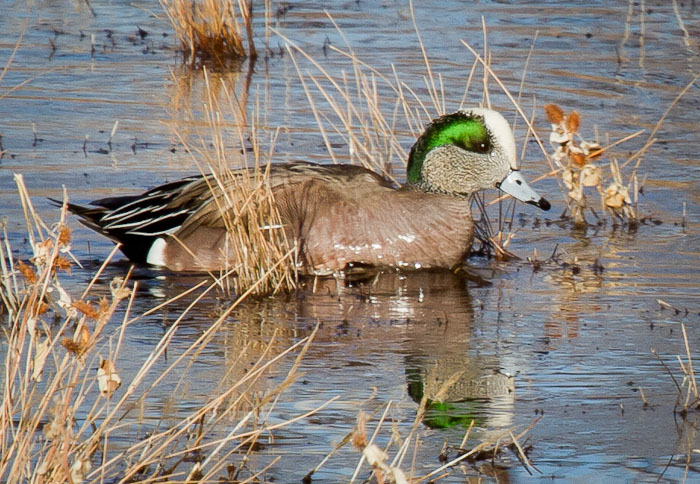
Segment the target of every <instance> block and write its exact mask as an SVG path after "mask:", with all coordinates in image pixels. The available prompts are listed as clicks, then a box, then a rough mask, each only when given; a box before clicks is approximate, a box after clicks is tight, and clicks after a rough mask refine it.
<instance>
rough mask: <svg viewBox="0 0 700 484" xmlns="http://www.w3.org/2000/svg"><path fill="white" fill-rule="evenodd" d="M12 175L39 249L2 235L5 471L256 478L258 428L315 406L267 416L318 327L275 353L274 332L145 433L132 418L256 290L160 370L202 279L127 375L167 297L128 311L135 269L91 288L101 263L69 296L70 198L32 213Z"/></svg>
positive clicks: (180, 374) (44, 477)
mask: <svg viewBox="0 0 700 484" xmlns="http://www.w3.org/2000/svg"><path fill="white" fill-rule="evenodd" d="M16 181H17V185H18V188H19V193H20V199H21V201H22V205H23V207H24V211H25V216H26V220H27V227H28V229H27V234H28V240H29V243H30V246H31V248H32V251H33V256H32V257H31V258H30V259H29V260H17V259H15V257H14V254H13V251H12V247H11V245H10V242H9V239H8V237H7V234H5V235H4V239H3V241H2V250H1V251H0V270H1V271H2V273H1V274H0V276H1V279H0V294H2V301H3V305H4V308H5V313H4V314H2V316H3V320H4V321H3V323H2V328H3V331H4V333H5V335H4V338H5V339H6V345H7V349H6V351H5V352H4V354H5V361H4V362H3V363H4V365H3V379H2V388H1V391H2V406H1V407H0V480H2V482H7V483H20V482H22V483H24V482H37V483H38V482H57V483H62V482H65V483H73V484H75V483H82V482H154V481H163V480H179V481H183V480H188V481H191V482H194V481H197V482H214V481H217V482H218V479H219V478H220V476H221V475H222V472H224V471H225V472H227V473H228V475H229V477H230V479H231V480H235V481H244V480H246V479H255V476H256V475H257V474H258V473H259V471H255V472H254V471H252V470H250V469H249V467H250V466H249V465H241V464H242V463H245V462H247V456H248V454H249V453H250V452H252V451H253V450H254V449H255V445H254V444H255V442H256V441H257V440H258V439H259V437H260V436H261V435H263V434H265V435H269V434H270V433H271V432H274V431H275V430H276V429H279V428H281V427H284V426H286V425H289V424H291V423H293V422H295V421H297V420H298V419H300V418H304V417H305V416H306V415H310V414H312V413H314V412H315V411H317V410H318V409H316V410H312V411H311V412H307V413H306V414H304V415H299V416H295V417H293V418H289V417H288V418H287V420H284V421H280V422H277V423H275V424H268V423H267V422H266V421H265V418H266V416H269V415H270V413H271V411H272V410H273V409H274V406H275V403H276V401H277V400H276V399H277V398H278V396H279V395H280V394H281V393H282V392H283V391H284V390H285V389H287V388H288V387H289V386H290V385H291V384H292V383H293V382H294V381H295V379H296V377H297V375H298V368H299V363H300V360H301V358H302V357H303V355H304V354H305V353H306V351H307V349H308V347H309V344H310V343H311V341H312V340H313V337H314V334H315V332H313V333H312V334H311V335H310V336H308V337H306V338H302V339H300V340H299V341H298V342H297V343H295V344H294V345H292V346H290V347H289V348H287V349H285V350H283V351H280V352H277V351H274V352H273V351H272V348H273V345H274V342H275V338H274V337H273V338H272V339H271V341H270V342H269V344H268V346H267V347H266V348H265V349H264V350H263V351H262V352H261V353H260V356H259V357H258V358H257V359H256V360H255V361H253V362H240V364H244V365H245V371H241V372H240V375H241V376H240V378H237V379H236V380H235V381H228V382H227V383H224V384H223V385H222V387H221V389H220V392H219V393H218V394H216V395H213V396H212V397H211V398H210V399H208V400H207V401H206V402H205V403H203V404H202V405H201V406H200V407H198V408H194V409H192V410H189V411H187V412H185V414H184V415H182V416H179V417H176V418H173V417H172V415H169V416H168V417H166V416H163V417H161V418H162V420H161V421H160V422H157V423H156V424H155V425H153V426H149V425H146V427H148V428H147V429H146V433H144V429H142V428H141V424H139V425H138V428H137V427H135V426H136V424H135V423H127V422H136V421H138V420H139V418H138V414H139V413H140V412H142V411H143V409H144V406H147V405H148V400H149V397H150V396H151V395H159V396H162V395H163V394H167V392H168V390H167V389H166V387H168V384H167V382H166V381H167V378H169V377H170V378H180V380H181V381H182V379H183V378H185V377H186V376H185V375H186V374H187V370H188V369H189V367H190V365H191V364H192V362H193V361H194V360H195V359H196V358H197V356H198V355H199V354H200V353H201V351H202V350H203V349H204V348H205V347H206V346H207V345H208V344H209V343H210V342H211V341H212V340H213V339H214V338H215V336H216V335H217V332H218V330H219V329H220V327H221V325H222V323H223V322H224V321H225V320H226V319H227V318H228V317H229V316H230V315H231V313H232V312H233V311H234V309H235V308H236V307H238V305H239V304H240V303H241V302H242V301H243V300H244V298H245V296H247V295H248V294H249V292H248V293H245V294H244V295H242V296H241V297H239V298H238V299H236V301H235V302H233V303H232V304H231V305H230V306H229V307H228V308H227V309H226V310H225V311H223V313H222V314H221V315H220V316H219V317H218V318H217V319H216V320H215V321H213V322H212V324H211V326H210V327H209V328H208V329H207V330H206V331H205V332H204V333H203V334H202V335H201V336H200V337H199V338H197V339H196V340H195V341H193V342H192V343H191V344H190V345H189V346H188V347H187V348H186V349H184V350H182V351H181V352H180V353H179V354H177V355H176V356H173V355H172V350H171V355H170V358H171V360H170V361H172V363H170V364H169V365H167V367H166V368H165V369H164V370H163V369H161V368H157V365H159V364H161V365H162V362H163V356H164V354H165V352H166V350H167V348H168V346H169V343H170V342H171V341H172V339H173V337H174V335H175V334H176V333H177V331H178V328H179V325H180V323H181V322H182V321H183V320H185V319H186V318H187V317H188V312H189V310H190V309H191V308H192V307H194V306H195V305H196V303H197V302H198V301H199V300H200V299H201V298H203V297H204V296H205V295H207V294H208V293H210V292H211V289H212V288H213V286H209V287H207V288H205V287H204V284H203V283H202V284H199V285H197V286H195V287H194V288H192V289H190V290H189V291H187V293H188V294H189V293H193V292H194V291H201V293H200V294H199V295H198V296H197V297H196V298H195V299H194V301H193V302H192V303H191V304H190V305H189V307H188V308H187V309H185V310H184V311H183V312H182V313H181V314H180V315H179V317H178V318H177V319H176V321H175V322H174V323H173V324H172V325H171V326H169V327H168V328H167V330H166V331H165V333H164V335H163V336H162V338H161V339H160V341H158V343H157V344H156V345H155V347H154V348H153V349H152V350H151V351H150V353H149V354H148V355H145V357H144V360H143V363H142V364H141V366H140V367H139V368H138V369H137V370H136V371H135V373H134V375H133V376H131V377H130V378H129V379H128V381H127V379H126V377H125V376H124V375H121V374H120V372H121V370H120V368H123V366H124V364H123V359H124V358H127V356H125V355H124V345H125V338H126V335H127V333H128V332H129V331H132V326H133V325H134V323H135V322H137V321H139V320H141V319H142V318H143V317H144V316H146V315H148V314H150V313H152V312H154V311H157V310H159V309H160V308H162V307H163V306H166V305H167V304H168V303H169V301H168V302H166V303H164V304H161V305H159V306H158V307H156V308H154V309H153V310H151V311H147V312H146V313H144V314H142V315H136V316H134V317H132V314H131V308H132V305H133V302H134V298H135V297H136V293H137V283H132V282H131V281H130V280H129V277H128V275H127V276H126V277H123V278H121V277H118V278H115V279H114V280H112V281H110V282H109V293H108V294H107V295H105V296H102V297H97V296H95V295H93V294H92V290H93V288H94V286H95V283H96V282H97V281H98V280H99V279H100V278H101V277H102V269H103V268H104V265H103V267H102V268H101V269H100V270H98V272H97V274H96V275H95V277H94V278H93V280H92V281H91V282H90V284H89V285H88V287H87V289H85V290H84V291H83V292H82V294H80V295H79V296H75V295H74V294H72V293H73V292H74V291H73V290H71V289H70V288H66V287H65V286H64V284H63V282H62V278H63V273H64V272H65V271H68V270H70V267H71V265H72V264H71V262H70V231H69V229H68V228H67V227H66V226H65V223H64V222H65V217H66V207H65V205H64V207H63V209H62V211H61V217H60V220H59V222H58V223H57V224H55V225H54V226H52V227H49V226H47V225H46V224H45V223H44V222H43V220H42V219H41V218H40V217H39V216H38V214H37V213H36V212H35V211H34V209H33V207H32V203H31V199H30V197H29V194H28V192H27V190H26V189H25V187H24V183H23V179H22V177H21V176H20V175H17V176H16ZM115 252H116V248H115ZM113 254H114V252H112V254H111V255H113ZM111 255H110V257H108V258H107V260H106V261H105V265H106V264H107V263H108V262H109V260H110V259H111ZM183 295H186V294H182V295H179V296H177V297H176V298H174V299H178V298H181V297H182V296H183ZM118 314H121V315H120V316H118ZM115 319H121V321H115ZM290 357H295V362H294V363H293V364H292V365H291V366H290V368H289V370H288V371H287V373H286V376H284V377H283V378H282V381H281V382H280V383H278V384H277V385H276V386H274V387H273V388H270V385H269V384H268V382H269V381H270V376H271V373H272V372H273V371H274V372H275V373H277V372H278V370H277V368H278V367H279V365H280V363H281V362H283V361H284V360H285V359H288V358H290ZM248 363H250V364H248ZM129 366H131V365H129ZM156 368H157V369H156ZM168 388H169V387H168ZM261 388H265V391H261ZM175 391H176V392H177V389H176V390H175ZM173 398H176V395H175V394H174V395H173ZM327 403H329V402H327ZM327 403H326V404H323V405H321V406H320V407H319V409H320V408H322V407H324V406H325V405H327ZM127 416H129V418H126V417H127ZM137 434H138V435H137ZM139 435H140V436H139ZM274 463H275V462H274V461H273V462H271V463H270V465H272V464H274ZM262 470H264V469H262ZM262 470H261V471H262Z"/></svg>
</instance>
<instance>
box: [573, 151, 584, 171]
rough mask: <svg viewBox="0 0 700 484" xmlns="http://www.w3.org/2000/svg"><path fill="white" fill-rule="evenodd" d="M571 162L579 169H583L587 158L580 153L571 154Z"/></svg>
mask: <svg viewBox="0 0 700 484" xmlns="http://www.w3.org/2000/svg"><path fill="white" fill-rule="evenodd" d="M571 160H572V161H573V162H574V165H576V166H577V167H579V168H583V166H584V165H585V164H586V162H587V161H588V158H586V157H585V156H584V155H583V154H581V153H571Z"/></svg>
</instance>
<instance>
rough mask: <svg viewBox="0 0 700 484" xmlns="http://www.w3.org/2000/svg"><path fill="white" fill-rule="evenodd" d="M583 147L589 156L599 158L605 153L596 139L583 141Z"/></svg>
mask: <svg viewBox="0 0 700 484" xmlns="http://www.w3.org/2000/svg"><path fill="white" fill-rule="evenodd" d="M580 146H581V149H583V152H584V153H585V155H586V156H587V157H589V158H597V157H599V156H600V155H602V154H603V149H602V148H601V147H600V144H599V143H596V142H595V141H581V144H580Z"/></svg>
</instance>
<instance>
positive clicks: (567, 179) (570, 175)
mask: <svg viewBox="0 0 700 484" xmlns="http://www.w3.org/2000/svg"><path fill="white" fill-rule="evenodd" d="M561 179H562V181H563V182H564V185H566V188H568V189H569V190H573V189H574V183H575V182H576V175H575V174H574V172H573V171H571V170H569V169H566V170H564V171H563V172H562V174H561Z"/></svg>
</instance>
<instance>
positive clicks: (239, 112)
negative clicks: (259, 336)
mask: <svg viewBox="0 0 700 484" xmlns="http://www.w3.org/2000/svg"><path fill="white" fill-rule="evenodd" d="M204 79H205V85H206V94H207V103H206V105H205V109H204V111H205V116H206V124H207V131H206V132H204V133H202V132H200V133H199V135H198V136H197V138H198V140H196V141H189V140H188V139H186V138H187V137H186V136H185V135H184V134H183V133H181V132H178V131H176V133H175V135H176V136H177V137H178V139H180V141H181V142H182V143H183V144H184V145H185V147H186V149H187V151H188V152H189V153H191V154H192V157H193V161H194V162H195V164H197V166H198V167H199V169H200V171H201V172H202V173H211V175H212V176H211V178H210V190H211V193H212V198H213V203H215V204H216V213H217V214H219V215H220V216H221V219H222V221H223V223H224V225H225V227H226V229H227V232H228V247H229V250H228V252H227V253H226V254H225V260H224V266H225V267H227V268H228V271H227V273H226V274H225V275H226V276H227V277H221V278H217V279H218V280H220V281H221V282H220V287H221V288H222V289H224V290H225V291H226V292H227V293H228V294H230V293H235V294H241V293H243V292H244V291H247V290H249V289H250V288H253V287H254V289H253V291H252V292H253V293H254V294H271V293H276V292H278V291H286V290H290V289H293V288H295V287H296V281H297V279H298V274H297V248H296V246H295V244H294V241H291V240H288V239H287V237H286V233H285V230H284V227H283V224H282V220H281V218H280V214H279V211H278V209H277V205H276V204H275V199H274V194H273V192H272V187H271V185H270V168H271V161H272V154H273V152H274V144H275V139H276V136H277V133H276V132H275V133H272V134H271V136H270V139H269V140H266V141H265V142H267V143H268V146H267V149H265V148H264V147H263V139H262V130H260V129H259V128H258V126H259V123H260V121H259V119H257V118H256V117H255V116H253V118H252V120H251V121H247V120H248V116H247V115H246V113H245V109H246V108H245V106H241V105H240V104H239V103H238V102H237V99H236V97H235V96H234V95H233V94H232V93H231V92H230V91H229V89H228V88H227V86H226V84H221V85H220V90H219V93H218V94H215V93H214V92H213V90H212V89H211V87H210V82H209V74H208V73H207V71H206V69H205V70H204ZM225 114H229V115H232V116H233V118H234V119H233V122H227V121H226V120H225V118H226V116H225ZM189 116H190V117H191V120H192V121H193V122H192V124H193V125H197V124H198V123H197V122H196V121H195V115H194V114H193V113H192V112H191V111H190V113H189ZM230 140H238V142H237V143H238V146H237V147H236V148H233V147H231V146H230V145H229V141H230ZM248 144H249V145H248ZM238 153H241V155H240V156H238Z"/></svg>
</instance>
